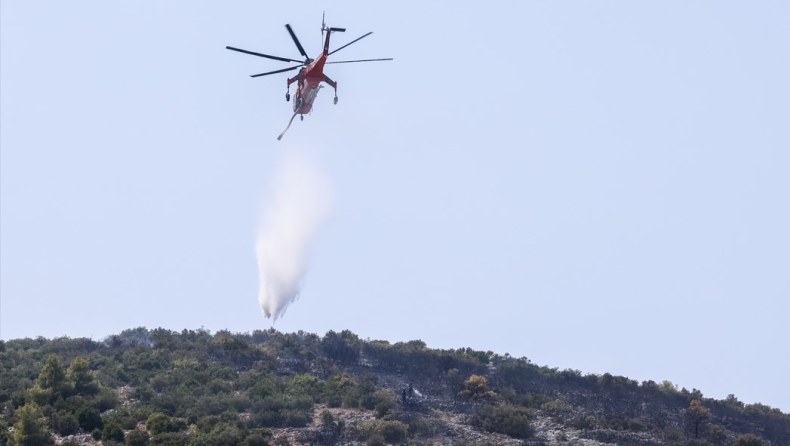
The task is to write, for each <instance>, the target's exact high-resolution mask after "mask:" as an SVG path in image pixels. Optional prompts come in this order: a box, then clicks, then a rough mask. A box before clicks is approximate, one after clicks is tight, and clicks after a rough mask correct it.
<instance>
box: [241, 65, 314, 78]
mask: <svg viewBox="0 0 790 446" xmlns="http://www.w3.org/2000/svg"><path fill="white" fill-rule="evenodd" d="M302 65H304V64H302ZM302 65H297V66H295V67H290V68H283V69H282V70H274V71H269V72H266V73H261V74H251V75H250V77H261V76H268V75H270V74H277V73H285V72H286V71H291V70H295V69H297V68H299V67H301V66H302Z"/></svg>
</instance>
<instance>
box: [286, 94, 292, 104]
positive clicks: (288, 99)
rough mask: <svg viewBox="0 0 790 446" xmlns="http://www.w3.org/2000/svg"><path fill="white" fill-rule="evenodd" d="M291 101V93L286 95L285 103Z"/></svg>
mask: <svg viewBox="0 0 790 446" xmlns="http://www.w3.org/2000/svg"><path fill="white" fill-rule="evenodd" d="M290 100H291V93H285V102H288V101H290Z"/></svg>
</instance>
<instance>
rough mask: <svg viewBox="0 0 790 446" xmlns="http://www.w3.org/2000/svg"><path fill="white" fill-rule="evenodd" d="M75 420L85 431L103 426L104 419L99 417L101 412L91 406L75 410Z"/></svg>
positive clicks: (99, 428)
mask: <svg viewBox="0 0 790 446" xmlns="http://www.w3.org/2000/svg"><path fill="white" fill-rule="evenodd" d="M77 421H78V422H79V424H80V427H81V428H82V430H84V431H85V432H91V431H93V430H101V429H103V428H104V421H103V420H102V419H101V414H100V413H99V411H98V410H96V409H94V408H93V407H82V408H80V409H79V410H78V411H77Z"/></svg>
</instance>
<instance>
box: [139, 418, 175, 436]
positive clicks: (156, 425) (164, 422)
mask: <svg viewBox="0 0 790 446" xmlns="http://www.w3.org/2000/svg"><path fill="white" fill-rule="evenodd" d="M145 428H146V429H148V432H151V435H157V434H162V433H165V432H170V430H171V429H170V418H168V416H167V415H165V414H163V413H162V412H154V413H152V414H151V415H149V416H148V420H146V422H145Z"/></svg>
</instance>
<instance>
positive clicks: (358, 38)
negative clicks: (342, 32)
mask: <svg viewBox="0 0 790 446" xmlns="http://www.w3.org/2000/svg"><path fill="white" fill-rule="evenodd" d="M371 34H373V31H371V32H369V33H367V34H365V35H364V36H362V37H367V36H369V35H371ZM362 37H357V38H356V39H354V40H352V41H351V42H348V43H347V44H345V45H343V46H341V47H340V48H338V49H336V50H334V51H332V52H331V53H329V54H334V53H336V52H338V51H340V50H342V49H343V48H345V47H347V46H349V45H351V44H352V43H354V42H356V41H357V40H360V39H362Z"/></svg>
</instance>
